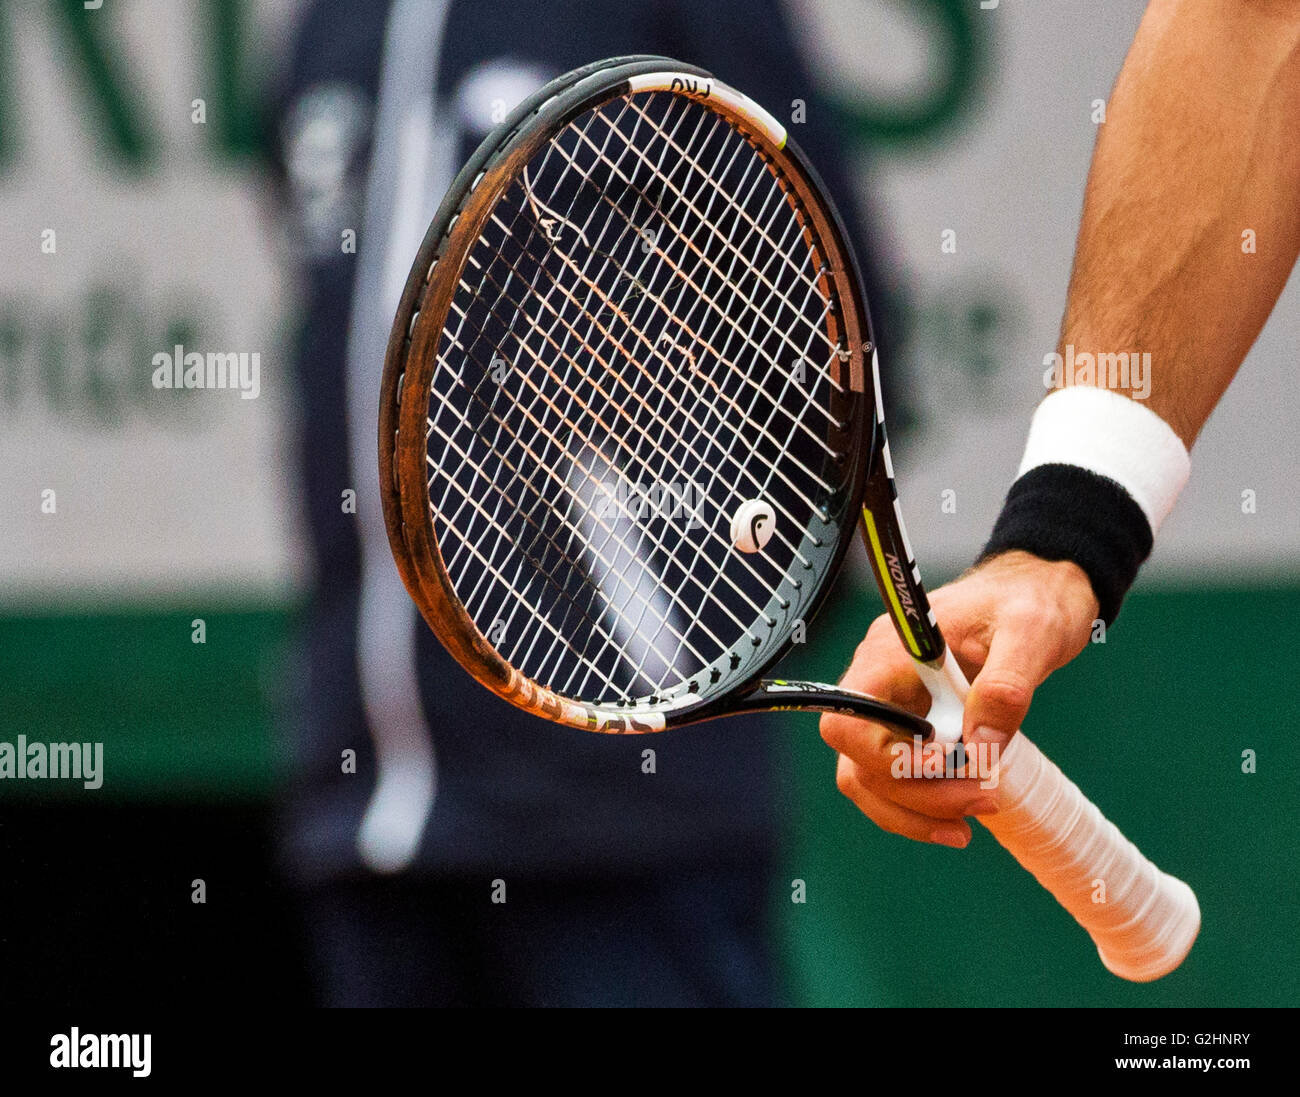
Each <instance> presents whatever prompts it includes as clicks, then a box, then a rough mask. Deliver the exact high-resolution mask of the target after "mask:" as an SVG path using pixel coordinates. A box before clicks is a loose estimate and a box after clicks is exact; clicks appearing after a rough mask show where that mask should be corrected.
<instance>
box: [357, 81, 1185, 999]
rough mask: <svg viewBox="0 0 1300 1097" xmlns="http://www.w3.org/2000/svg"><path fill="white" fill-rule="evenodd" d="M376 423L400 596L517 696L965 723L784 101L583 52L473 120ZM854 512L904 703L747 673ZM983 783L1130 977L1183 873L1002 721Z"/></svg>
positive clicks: (1026, 860) (395, 343) (810, 605)
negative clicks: (491, 124) (778, 111)
mask: <svg viewBox="0 0 1300 1097" xmlns="http://www.w3.org/2000/svg"><path fill="white" fill-rule="evenodd" d="M379 451H380V452H379V461H380V479H381V487H382V491H383V499H384V513H385V518H386V522H387V526H388V535H389V540H390V543H391V546H392V550H393V556H394V559H395V560H396V562H397V566H398V569H399V570H400V572H401V575H402V579H403V581H404V582H405V584H406V587H407V589H408V591H409V592H410V594H411V597H412V598H413V599H414V600H415V602H416V604H417V605H418V607H419V609H420V611H421V613H422V614H423V616H424V618H425V620H426V621H427V622H428V624H429V626H430V627H431V628H432V629H433V631H434V633H435V634H436V635H437V636H438V638H439V640H440V641H441V642H442V643H443V644H444V645H445V646H446V648H447V649H448V651H449V652H450V653H451V654H452V655H453V656H454V657H455V658H456V660H457V661H458V662H459V663H460V664H461V665H462V666H463V667H464V668H465V669H466V670H467V671H469V673H470V674H472V675H473V676H474V677H475V678H476V679H478V681H480V682H481V683H483V685H485V686H487V687H488V688H489V689H491V690H493V691H494V692H495V693H497V694H499V695H500V696H501V697H503V698H505V699H506V700H507V701H510V702H511V703H512V704H514V705H517V706H518V707H520V708H522V709H524V710H526V711H528V712H531V713H534V714H536V715H538V716H543V717H545V718H547V719H550V720H554V721H557V722H559V723H562V724H567V725H569V726H572V727H577V728H583V729H586V730H589V731H598V732H650V731H661V730H663V729H665V728H673V727H678V726H681V725H684V724H690V723H694V722H697V721H701V720H707V719H711V718H713V717H717V716H724V715H730V714H735V713H743V712H754V711H763V710H774V709H792V708H797V709H809V710H817V711H834V712H842V713H849V714H852V715H856V716H861V717H864V718H867V719H872V720H877V721H882V722H885V723H887V724H889V725H890V726H891V727H892V728H894V729H896V730H897V731H899V732H900V733H902V734H903V735H907V736H912V735H916V734H921V735H930V734H931V733H933V735H934V736H935V737H936V738H937V739H939V740H941V741H944V742H948V743H955V742H958V741H959V740H960V738H961V709H962V698H963V696H964V694H965V691H966V688H967V687H966V682H965V679H964V678H963V677H962V673H961V670H960V669H959V668H958V666H957V664H956V662H955V660H954V659H953V657H952V655H951V654H950V653H949V652H948V649H947V648H946V646H945V644H944V640H943V636H942V634H941V633H940V631H939V628H938V626H937V624H936V622H935V618H934V614H933V613H932V612H931V611H930V608H929V604H928V602H927V598H926V593H925V589H924V587H923V586H922V584H921V580H920V575H919V572H918V570H917V567H916V563H915V559H914V556H913V553H912V549H911V546H910V545H909V544H908V540H907V535H906V533H905V532H904V529H903V523H902V518H901V514H900V511H899V508H898V500H897V494H896V491H895V488H894V481H893V470H892V467H891V462H890V454H889V446H888V443H887V440H886V436H885V424H884V410H883V407H882V404H881V399H880V384H879V372H878V364H877V357H876V352H875V341H874V339H873V337H872V333H871V324H870V320H869V317H868V314H867V305H866V301H865V299H864V296H863V293H862V289H861V283H860V277H859V275H858V272H857V268H856V263H855V260H854V257H853V255H852V253H851V251H850V248H849V245H848V240H847V237H846V235H845V232H844V229H843V227H842V225H841V223H840V220H839V217H838V216H837V214H836V212H835V210H834V208H833V206H832V204H831V202H830V199H829V198H828V196H827V195H826V193H825V191H824V190H823V188H822V185H821V183H820V181H819V180H818V178H817V176H816V174H815V172H814V171H813V170H812V168H811V166H810V165H809V164H808V163H807V161H806V160H805V159H804V157H803V155H802V154H801V153H800V151H799V150H798V149H797V148H796V147H795V145H794V143H793V142H792V141H791V140H790V139H789V137H788V135H787V134H786V132H785V129H784V127H783V126H782V125H781V124H780V123H779V122H778V121H777V120H776V119H775V118H773V117H772V116H771V115H770V114H768V113H767V112H766V111H765V110H764V109H763V108H762V107H760V106H758V105H757V104H756V103H754V102H753V101H751V100H750V99H748V98H747V97H746V96H744V95H742V94H741V93H740V92H737V91H735V90H734V89H732V88H730V87H728V86H727V85H725V84H723V83H722V82H721V81H719V80H717V79H715V78H714V77H713V76H711V75H710V74H709V73H708V72H706V71H704V70H703V69H699V68H696V67H693V66H690V65H684V64H681V63H679V62H676V61H671V60H669V59H667V58H663V57H648V56H638V57H624V58H615V59H611V60H608V61H602V62H598V63H596V64H594V65H590V66H587V67H585V68H582V69H578V70H576V71H574V72H571V73H569V74H567V75H566V76H562V77H560V78H559V79H557V80H555V81H553V82H552V83H550V84H548V85H547V86H546V87H544V88H542V89H541V90H539V91H538V92H537V93H536V94H535V95H533V96H532V97H530V98H529V99H527V100H526V101H525V102H523V103H521V104H520V105H519V106H518V107H517V108H516V109H515V110H514V111H513V113H512V114H511V115H510V116H509V117H508V118H507V119H506V120H505V122H503V123H502V124H501V125H500V126H499V127H498V128H497V129H496V130H494V131H493V132H492V133H491V134H490V135H489V136H488V137H487V139H486V140H485V141H484V142H483V144H482V145H481V146H480V147H479V149H478V151H477V152H476V153H475V154H474V156H473V157H472V158H471V160H470V161H469V163H468V164H467V165H466V166H465V168H464V169H463V170H462V171H461V172H460V174H459V175H458V176H457V178H456V180H455V181H454V183H453V184H452V187H451V189H450V191H449V192H448V194H447V196H446V198H445V199H444V200H443V202H442V204H441V206H440V207H439V209H438V212H437V214H436V215H435V217H434V220H433V223H432V224H431V226H430V228H429V231H428V234H427V235H426V237H425V240H424V243H423V245H422V246H421V248H420V252H419V254H418V256H417V258H416V260H415V264H414V267H413V269H412V271H411V275H410V278H409V279H408V281H407V284H406V288H405V291H404V293H403V295H402V300H401V304H400V306H399V310H398V314H397V317H396V320H395V322H394V326H393V331H392V336H391V338H390V341H389V344H388V352H387V358H386V361H385V369H384V379H383V392H382V396H381V403H380V423H379ZM859 526H861V528H862V529H863V532H864V535H865V539H866V543H867V547H868V552H869V556H870V560H871V566H872V568H873V570H874V572H875V576H876V579H877V582H878V584H879V586H880V589H881V592H882V595H883V597H884V600H885V603H886V605H887V607H888V609H889V612H890V614H891V616H892V618H893V621H894V623H895V624H896V626H897V629H898V633H899V636H900V638H901V640H902V642H903V643H904V645H905V646H906V647H907V649H908V651H909V652H910V653H911V654H912V656H913V657H914V658H915V660H916V665H917V668H918V671H919V672H920V674H921V676H922V678H923V680H924V682H925V684H926V687H927V688H928V690H929V691H930V693H931V696H932V698H933V704H932V707H931V709H930V712H929V714H928V717H927V718H926V719H922V718H921V717H918V716H916V715H915V714H913V713H911V712H907V711H905V710H903V709H901V708H898V707H896V706H893V705H890V704H887V703H885V702H883V701H881V700H878V699H876V698H873V697H868V696H866V695H863V694H860V693H853V692H850V691H846V690H843V689H839V688H837V687H834V686H829V685H821V684H817V683H809V682H789V681H783V680H774V679H769V678H766V677H765V675H767V674H769V673H770V671H771V669H772V668H773V667H774V666H775V665H776V663H777V662H778V661H779V660H780V659H781V658H782V656H783V655H784V654H785V653H786V652H787V651H788V650H789V648H790V646H791V644H792V643H793V642H796V641H798V640H801V639H803V630H804V629H805V628H806V626H807V623H808V622H809V621H810V620H811V619H812V617H813V615H814V614H815V613H816V611H817V609H818V607H819V605H820V604H821V603H822V602H823V601H824V599H825V598H826V596H827V593H828V591H829V589H830V587H831V585H832V582H833V580H834V578H835V576H836V574H837V572H838V571H839V568H840V566H841V564H842V562H843V560H844V557H845V554H846V552H847V551H848V550H849V547H850V545H851V544H852V543H853V541H854V540H855V538H856V536H857V533H856V530H857V528H858V527H859ZM998 797H999V807H1000V810H999V812H998V813H997V814H996V815H993V816H990V817H989V818H987V819H981V822H983V823H984V824H985V825H986V826H987V827H988V828H989V829H990V830H991V831H992V832H993V834H994V836H995V837H996V838H997V839H998V841H1000V842H1001V843H1002V844H1003V845H1004V846H1005V847H1006V848H1007V849H1008V850H1009V851H1010V852H1011V853H1012V855H1013V856H1015V857H1016V859H1017V860H1019V861H1020V863H1021V864H1022V865H1023V866H1024V867H1025V868H1027V869H1028V870H1029V871H1030V872H1032V873H1033V874H1034V875H1035V876H1037V877H1038V879H1039V880H1040V881H1041V882H1042V883H1043V884H1044V885H1045V886H1046V887H1047V888H1048V889H1049V890H1050V891H1051V892H1052V893H1053V894H1054V895H1055V896H1056V898H1057V899H1058V900H1059V901H1060V902H1061V904H1062V905H1063V906H1065V908H1066V909H1067V910H1068V911H1069V912H1070V913H1071V914H1072V915H1074V917H1075V918H1076V919H1077V920H1078V921H1079V922H1080V923H1081V924H1082V925H1083V926H1084V928H1086V929H1087V930H1088V932H1089V933H1090V934H1091V935H1092V937H1093V939H1094V941H1095V942H1096V944H1097V947H1098V950H1099V952H1100V954H1101V958H1102V961H1103V962H1104V963H1105V965H1106V967H1108V968H1109V969H1110V970H1111V971H1113V972H1115V973H1116V974H1118V975H1121V976H1123V977H1124V978H1127V979H1133V980H1149V979H1154V978H1158V977H1159V976H1161V975H1163V974H1165V973H1166V972H1169V971H1171V970H1172V969H1173V968H1175V967H1176V966H1177V965H1178V964H1179V963H1180V962H1181V960H1182V958H1183V957H1184V956H1185V955H1186V953H1187V951H1188V950H1189V949H1190V947H1191V945H1192V942H1193V940H1194V939H1195V937H1196V933H1197V931H1198V929H1199V926H1200V914H1199V910H1198V908H1197V903H1196V899H1195V896H1194V895H1193V893H1192V891H1191V889H1190V888H1188V887H1187V885H1186V884H1184V883H1182V882H1181V881H1179V880H1176V879H1174V878H1173V877H1171V876H1168V875H1166V874H1164V873H1163V872H1161V871H1160V870H1159V869H1157V868H1156V867H1155V866H1154V865H1153V864H1152V863H1151V862H1150V861H1148V860H1147V859H1146V858H1145V857H1144V856H1143V855H1142V854H1141V853H1140V852H1139V851H1138V850H1137V848H1136V847H1135V846H1133V845H1132V843H1130V842H1129V841H1127V840H1126V839H1125V838H1124V837H1123V836H1122V835H1121V834H1120V832H1119V831H1118V830H1117V829H1116V828H1115V827H1114V826H1113V825H1112V824H1111V823H1109V822H1107V821H1106V820H1105V819H1104V818H1103V817H1102V815H1101V813H1100V812H1099V811H1098V810H1097V809H1096V808H1095V807H1094V806H1093V805H1092V804H1091V803H1089V802H1088V801H1087V800H1086V799H1085V798H1084V796H1083V795H1082V794H1081V793H1080V792H1079V790H1078V789H1077V788H1076V787H1075V786H1074V785H1073V784H1071V783H1070V782H1069V781H1068V780H1067V779H1066V778H1065V777H1064V776H1062V774H1061V772H1060V770H1059V769H1057V768H1056V767H1055V766H1054V765H1053V764H1052V763H1051V762H1049V761H1047V759H1045V758H1044V757H1043V755H1042V754H1041V753H1040V752H1039V751H1038V749H1037V748H1036V747H1035V746H1034V745H1033V744H1032V743H1031V742H1030V741H1029V740H1028V739H1026V738H1025V736H1024V735H1023V734H1018V735H1016V736H1015V737H1014V738H1013V739H1012V741H1011V743H1010V744H1009V745H1008V747H1007V748H1006V750H1005V751H1004V752H1003V754H1002V758H1001V760H1000V769H999V786H998ZM1100 884H1104V892H1105V896H1106V901H1105V902H1100V903H1099V902H1094V901H1093V897H1094V895H1096V894H1099V893H1100V890H1099V885H1100Z"/></svg>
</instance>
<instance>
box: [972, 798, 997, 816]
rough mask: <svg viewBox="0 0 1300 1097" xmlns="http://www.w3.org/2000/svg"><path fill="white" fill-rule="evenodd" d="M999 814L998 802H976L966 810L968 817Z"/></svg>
mask: <svg viewBox="0 0 1300 1097" xmlns="http://www.w3.org/2000/svg"><path fill="white" fill-rule="evenodd" d="M997 813H998V802H997V801H996V800H991V799H990V800H976V801H975V802H974V803H973V804H971V805H970V807H968V808H967V809H966V814H967V815H996V814H997Z"/></svg>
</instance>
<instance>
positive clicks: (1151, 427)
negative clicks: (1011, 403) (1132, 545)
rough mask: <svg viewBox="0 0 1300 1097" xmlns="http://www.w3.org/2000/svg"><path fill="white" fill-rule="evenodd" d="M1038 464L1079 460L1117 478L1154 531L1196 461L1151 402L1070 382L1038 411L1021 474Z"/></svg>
mask: <svg viewBox="0 0 1300 1097" xmlns="http://www.w3.org/2000/svg"><path fill="white" fill-rule="evenodd" d="M1040 465H1075V466H1077V467H1078V468H1084V469H1087V470H1088V471H1089V472H1095V473H1096V474H1097V475H1098V476H1105V477H1108V478H1109V479H1111V480H1114V481H1115V482H1116V483H1117V484H1119V485H1120V487H1122V488H1123V489H1124V490H1125V491H1127V492H1128V493H1129V495H1131V496H1132V497H1133V501H1134V502H1135V503H1137V505H1138V506H1139V507H1141V508H1142V512H1143V513H1144V514H1145V515H1146V516H1147V521H1148V522H1150V523H1151V533H1152V536H1154V535H1155V533H1156V531H1157V530H1158V529H1159V528H1160V525H1161V523H1162V522H1164V520H1165V519H1166V518H1167V517H1168V516H1169V512H1170V511H1171V510H1173V508H1174V503H1175V501H1176V500H1177V499H1178V494H1179V492H1181V491H1182V490H1183V485H1184V484H1186V483H1187V477H1188V475H1189V474H1190V472H1191V467H1192V462H1191V457H1190V456H1189V455H1188V453H1187V447H1186V446H1184V445H1183V441H1182V439H1181V438H1179V437H1178V435H1177V434H1175V433H1174V431H1173V428H1172V427H1170V425H1169V424H1168V423H1166V422H1165V421H1164V420H1163V419H1161V418H1160V416H1158V415H1157V414H1156V413H1155V412H1154V411H1152V410H1151V409H1150V408H1147V407H1144V406H1143V405H1142V404H1139V403H1138V402H1137V401H1136V400H1131V399H1130V398H1129V397H1127V396H1121V395H1120V394H1119V393H1117V392H1110V391H1109V390H1107V389H1100V388H1094V387H1093V386H1091V385H1072V386H1070V387H1069V388H1064V389H1061V390H1060V391H1058V392H1053V393H1050V394H1049V395H1048V396H1047V398H1046V399H1045V400H1044V401H1043V402H1042V403H1041V404H1039V405H1038V410H1037V411H1035V412H1034V418H1033V421H1032V422H1031V423H1030V426H1029V441H1028V442H1026V443H1025V456H1024V458H1023V459H1022V460H1021V462H1020V473H1019V475H1021V476H1023V475H1024V474H1025V473H1026V472H1028V471H1030V469H1035V468H1038V467H1039V466H1040Z"/></svg>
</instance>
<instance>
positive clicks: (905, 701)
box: [840, 617, 930, 716]
mask: <svg viewBox="0 0 1300 1097" xmlns="http://www.w3.org/2000/svg"><path fill="white" fill-rule="evenodd" d="M882 623H883V627H882ZM840 685H841V686H843V687H844V688H845V689H852V690H857V691H858V692H859V693H869V694H871V696H872V697H879V698H880V699H881V700H882V701H889V702H890V703H891V704H895V705H898V706H900V707H902V708H905V709H908V710H910V711H912V712H915V713H916V714H917V715H919V716H924V715H925V713H926V711H927V709H928V708H929V707H930V695H929V694H928V693H927V692H926V689H925V686H924V685H922V683H921V679H920V678H919V677H918V675H917V673H916V669H915V667H914V665H913V663H912V657H911V656H910V655H908V654H907V652H906V650H904V648H903V645H902V641H900V640H899V639H898V635H897V634H896V633H895V632H894V630H893V626H892V625H890V624H889V623H888V621H887V620H886V619H885V618H883V617H882V618H879V619H877V621H876V622H875V623H873V624H872V626H871V628H870V629H869V630H868V632H867V635H866V638H865V639H864V640H863V641H862V643H860V644H859V645H858V648H857V651H855V652H854V653H853V662H852V663H850V664H849V669H848V670H847V671H845V672H844V677H843V678H841V679H840Z"/></svg>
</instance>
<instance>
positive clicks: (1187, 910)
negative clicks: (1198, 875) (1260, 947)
mask: <svg viewBox="0 0 1300 1097" xmlns="http://www.w3.org/2000/svg"><path fill="white" fill-rule="evenodd" d="M929 669H931V671H932V672H933V673H931V674H927V675H924V676H923V677H924V679H925V685H926V688H927V689H928V690H929V691H930V695H931V697H932V698H934V701H935V704H936V706H939V705H943V706H944V708H946V709H950V708H951V701H952V700H953V699H954V698H955V699H956V700H957V701H958V702H961V701H962V700H963V699H964V698H965V696H966V693H967V691H968V689H969V686H968V685H967V683H966V678H965V675H963V674H962V672H961V668H960V667H958V666H957V663H956V661H955V660H954V659H953V658H952V653H951V652H949V653H948V656H947V658H946V660H945V662H944V666H943V667H942V669H939V668H929ZM944 694H946V695H947V696H946V697H944V696H942V695H944ZM979 820H980V822H981V823H983V824H984V826H985V827H987V828H988V830H989V832H990V833H991V834H992V835H993V837H994V838H996V839H997V840H998V841H999V842H1000V843H1001V844H1002V846H1003V848H1005V849H1006V851H1007V852H1008V853H1010V854H1011V856H1013V857H1014V858H1015V859H1016V860H1017V861H1019V862H1020V864H1021V865H1022V866H1023V867H1024V868H1026V869H1028V870H1029V872H1031V873H1033V875H1034V876H1035V877H1037V879H1038V882H1039V883H1040V884H1042V885H1043V887H1045V888H1047V890H1048V891H1050V892H1051V893H1052V894H1053V895H1054V896H1055V897H1056V900H1057V902H1059V903H1060V904H1061V906H1063V907H1065V909H1066V910H1068V911H1069V912H1070V913H1071V914H1072V915H1073V916H1074V919H1075V921H1077V922H1078V923H1079V924H1080V925H1081V926H1083V928H1084V929H1086V930H1087V931H1088V933H1089V935H1090V936H1091V937H1092V940H1093V943H1094V944H1096V946H1097V952H1098V953H1099V954H1100V955H1101V962H1102V963H1103V964H1105V965H1106V967H1107V969H1108V970H1110V971H1112V972H1114V973H1115V974H1116V975H1118V976H1120V977H1121V978H1123V979H1129V980H1132V981H1133V982H1135V983H1145V982H1150V981H1151V980H1153V979H1159V978H1160V977H1161V976H1162V975H1167V974H1169V972H1171V971H1173V970H1174V968H1176V967H1177V966H1178V965H1179V964H1180V963H1182V961H1183V958H1184V957H1185V956H1186V955H1187V953H1188V952H1189V951H1190V950H1191V947H1192V943H1193V942H1194V941H1195V940H1196V935H1197V933H1198V932H1199V931H1200V928H1201V909H1200V906H1199V905H1198V904H1197V902H1196V895H1195V893H1194V892H1193V891H1192V889H1191V888H1190V887H1188V886H1187V885H1186V884H1185V883H1183V881H1182V880H1179V879H1177V878H1176V877H1173V876H1170V875H1169V874H1168V873H1165V872H1161V871H1160V869H1158V868H1157V867H1156V866H1155V865H1154V864H1152V863H1151V862H1150V861H1149V860H1147V858H1146V857H1144V856H1143V855H1142V851H1141V850H1139V849H1138V848H1137V846H1135V845H1134V844H1133V843H1132V842H1130V841H1129V840H1128V839H1127V838H1125V837H1124V835H1123V834H1121V833H1120V831H1119V828H1118V827H1116V826H1115V824H1114V823H1112V822H1110V821H1109V820H1108V819H1107V818H1106V817H1105V816H1104V815H1102V813H1101V811H1100V810H1099V809H1098V808H1097V807H1096V806H1095V805H1094V804H1093V803H1092V802H1091V801H1090V800H1089V799H1088V798H1087V797H1086V796H1084V795H1083V793H1082V792H1080V791H1079V789H1078V787H1077V786H1076V785H1075V784H1074V783H1073V782H1072V781H1070V779H1069V778H1067V777H1066V776H1065V775H1064V774H1063V773H1062V772H1061V771H1060V769H1059V768H1058V767H1057V766H1056V765H1055V764H1054V763H1053V762H1052V761H1051V760H1050V759H1048V758H1047V756H1046V755H1044V754H1043V752H1042V751H1041V750H1039V749H1038V748H1037V747H1036V746H1035V745H1034V744H1033V743H1032V742H1030V740H1029V739H1027V738H1026V737H1025V734H1024V732H1018V733H1017V734H1016V735H1015V736H1014V737H1013V738H1012V740H1011V742H1010V743H1009V744H1007V747H1006V749H1005V750H1003V751H1002V755H1001V758H1000V759H999V763H998V812H997V813H996V814H995V815H989V816H987V817H979Z"/></svg>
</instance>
